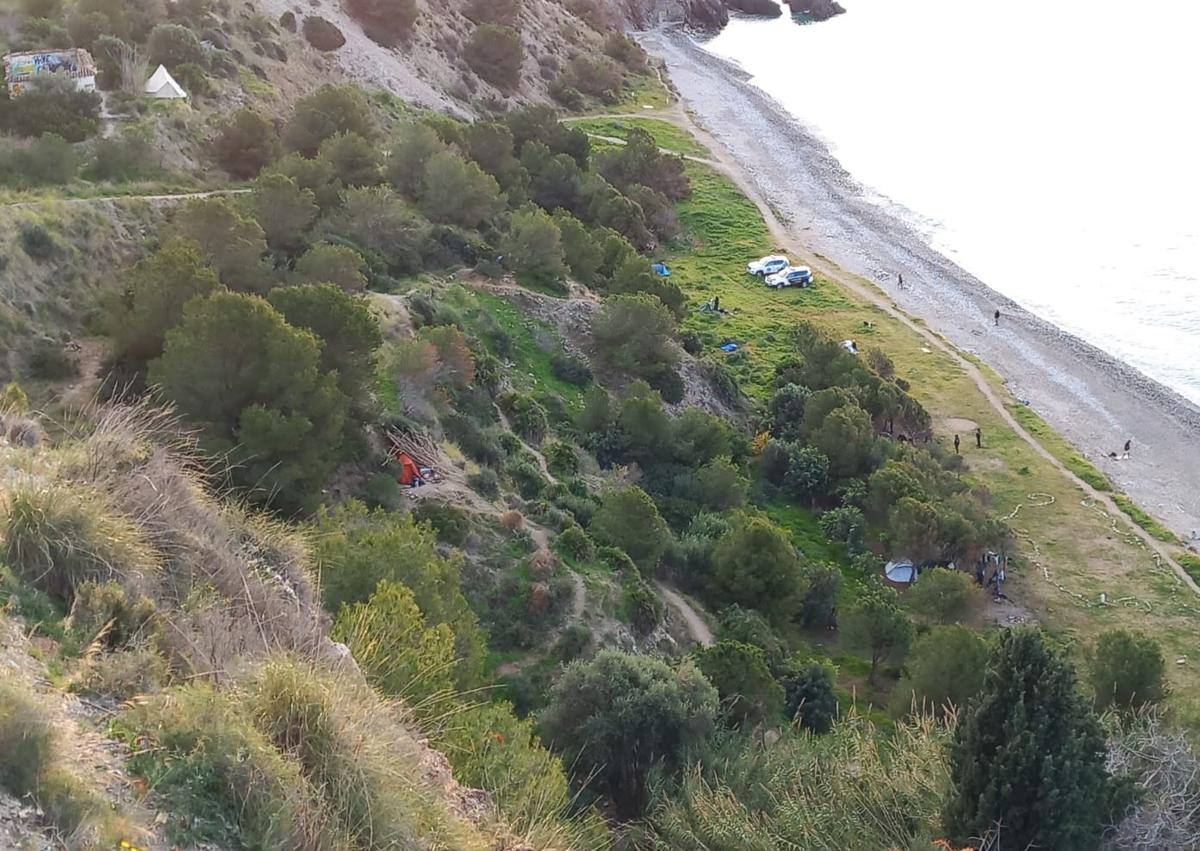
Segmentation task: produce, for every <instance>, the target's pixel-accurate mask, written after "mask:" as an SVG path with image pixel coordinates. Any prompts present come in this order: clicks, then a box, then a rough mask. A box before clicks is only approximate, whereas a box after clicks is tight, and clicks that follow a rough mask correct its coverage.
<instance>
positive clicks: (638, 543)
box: [590, 486, 671, 571]
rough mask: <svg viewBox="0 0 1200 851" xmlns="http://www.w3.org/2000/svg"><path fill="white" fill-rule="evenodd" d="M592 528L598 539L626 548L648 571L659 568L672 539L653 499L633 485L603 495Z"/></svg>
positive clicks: (593, 535) (639, 565) (594, 535)
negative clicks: (659, 561) (660, 560)
mask: <svg viewBox="0 0 1200 851" xmlns="http://www.w3.org/2000/svg"><path fill="white" fill-rule="evenodd" d="M590 530H591V534H592V537H594V538H595V539H596V540H597V541H599V542H600V543H602V544H608V545H610V546H614V547H619V548H620V549H622V550H624V551H625V552H626V553H627V554H628V555H629V557H630V558H631V559H633V561H634V563H635V564H637V566H638V567H639V568H640V569H642V570H645V571H651V570H653V569H654V568H655V567H657V565H658V560H659V559H660V558H661V557H662V554H663V552H664V551H665V550H666V548H667V543H668V542H669V541H670V539H671V529H670V527H668V526H667V523H666V521H665V520H663V519H662V515H660V514H659V513H658V508H657V507H656V506H655V504H654V501H653V500H651V499H650V497H649V496H648V495H647V494H646V492H645V491H643V490H642V489H641V488H638V487H633V486H630V487H627V488H622V489H620V490H613V491H610V492H608V493H607V494H605V495H604V497H603V499H602V500H601V503H600V509H599V510H598V511H597V512H596V516H595V517H593V518H592V523H591V526H590Z"/></svg>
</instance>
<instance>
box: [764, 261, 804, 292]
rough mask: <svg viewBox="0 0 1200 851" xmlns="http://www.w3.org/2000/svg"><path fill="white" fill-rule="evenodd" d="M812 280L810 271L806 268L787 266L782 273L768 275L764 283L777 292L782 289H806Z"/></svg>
mask: <svg viewBox="0 0 1200 851" xmlns="http://www.w3.org/2000/svg"><path fill="white" fill-rule="evenodd" d="M812 280H813V274H812V269H810V268H808V267H807V266H788V267H787V268H786V269H784V270H783V271H782V272H776V273H775V274H774V275H768V276H767V280H766V282H765V283H766V285H767V286H768V287H774V288H775V289H777V290H778V289H783V288H784V287H807V286H808V285H809V284H811V283H812Z"/></svg>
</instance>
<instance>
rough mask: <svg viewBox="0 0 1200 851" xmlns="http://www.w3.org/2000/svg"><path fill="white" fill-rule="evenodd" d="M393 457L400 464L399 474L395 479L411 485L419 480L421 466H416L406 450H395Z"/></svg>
mask: <svg viewBox="0 0 1200 851" xmlns="http://www.w3.org/2000/svg"><path fill="white" fill-rule="evenodd" d="M395 458H396V461H397V463H399V464H400V475H399V476H397V477H396V481H398V482H400V484H402V485H408V486H409V487H412V486H413V485H414V484H416V483H417V482H418V481H420V480H421V468H420V467H418V466H417V462H416V461H414V460H413V457H412V456H411V455H409V454H408V453H407V452H397V453H396V455H395Z"/></svg>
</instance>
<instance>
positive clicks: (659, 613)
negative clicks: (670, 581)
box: [623, 570, 666, 635]
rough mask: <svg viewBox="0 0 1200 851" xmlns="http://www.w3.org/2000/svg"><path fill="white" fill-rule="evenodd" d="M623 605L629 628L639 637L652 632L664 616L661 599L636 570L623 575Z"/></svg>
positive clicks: (664, 608)
mask: <svg viewBox="0 0 1200 851" xmlns="http://www.w3.org/2000/svg"><path fill="white" fill-rule="evenodd" d="M623 603H624V607H625V611H626V612H627V613H628V616H629V624H630V626H632V627H633V628H634V630H636V631H637V632H638V634H640V635H649V634H650V633H652V632H654V630H656V629H657V628H658V625H659V624H660V623H662V620H663V616H664V615H665V614H666V607H665V606H664V605H663V601H662V599H661V598H660V597H659V596H658V594H656V593H654V589H653V588H651V587H650V583H649V582H647V581H646V580H645V579H643V578H642V576H641V574H639V573H638V572H637V571H636V570H632V571H629V572H628V573H627V574H626V575H625V586H624V590H623Z"/></svg>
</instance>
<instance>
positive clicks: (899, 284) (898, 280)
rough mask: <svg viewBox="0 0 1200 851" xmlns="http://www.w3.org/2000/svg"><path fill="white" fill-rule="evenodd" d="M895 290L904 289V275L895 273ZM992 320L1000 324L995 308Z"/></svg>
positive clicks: (997, 309) (998, 309) (997, 311)
mask: <svg viewBox="0 0 1200 851" xmlns="http://www.w3.org/2000/svg"><path fill="white" fill-rule="evenodd" d="M896 288H897V289H901V290H902V289H904V273H903V272H897V273H896ZM992 320H993V322H995V324H996V325H999V324H1000V308H996V312H995V313H993V314H992Z"/></svg>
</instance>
